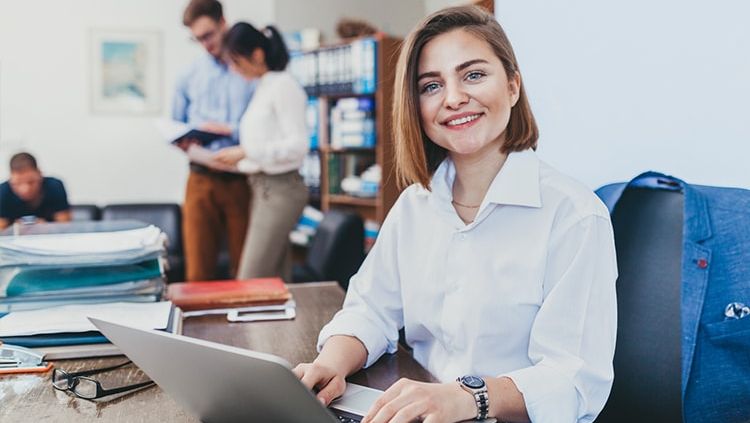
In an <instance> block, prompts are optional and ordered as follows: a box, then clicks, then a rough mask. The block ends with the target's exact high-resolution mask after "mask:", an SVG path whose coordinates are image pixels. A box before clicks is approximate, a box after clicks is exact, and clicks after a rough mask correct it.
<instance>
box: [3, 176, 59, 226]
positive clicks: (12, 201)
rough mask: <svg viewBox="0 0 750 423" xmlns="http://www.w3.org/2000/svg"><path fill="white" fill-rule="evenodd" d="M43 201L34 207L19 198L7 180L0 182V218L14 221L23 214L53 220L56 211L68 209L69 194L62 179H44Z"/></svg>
mask: <svg viewBox="0 0 750 423" xmlns="http://www.w3.org/2000/svg"><path fill="white" fill-rule="evenodd" d="M41 195H42V202H41V203H39V206H38V207H36V208H32V207H31V206H30V205H29V204H28V203H26V202H25V201H23V200H21V199H20V198H18V196H17V195H16V193H14V192H13V190H12V189H11V188H10V184H9V183H8V182H7V181H6V182H3V183H2V184H0V218H3V219H8V220H9V221H11V223H12V222H14V221H15V220H16V219H18V218H20V217H23V216H36V217H40V218H42V219H44V220H46V221H48V222H52V221H53V220H54V217H55V213H58V212H61V211H65V210H68V209H69V208H70V205H69V204H68V195H67V194H66V193H65V187H64V186H63V183H62V181H60V180H59V179H57V178H50V177H45V178H44V179H43V180H42V194H41Z"/></svg>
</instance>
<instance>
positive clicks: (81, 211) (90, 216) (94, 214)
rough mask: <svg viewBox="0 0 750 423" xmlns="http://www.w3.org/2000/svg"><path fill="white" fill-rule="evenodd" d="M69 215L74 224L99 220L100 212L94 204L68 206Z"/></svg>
mask: <svg viewBox="0 0 750 423" xmlns="http://www.w3.org/2000/svg"><path fill="white" fill-rule="evenodd" d="M70 215H71V218H72V219H73V221H74V222H82V221H90V220H99V219H101V218H102V211H101V209H100V208H99V207H98V206H96V205H94V204H76V205H71V206H70Z"/></svg>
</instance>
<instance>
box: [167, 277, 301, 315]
mask: <svg viewBox="0 0 750 423" xmlns="http://www.w3.org/2000/svg"><path fill="white" fill-rule="evenodd" d="M291 297H292V296H291V294H290V293H289V290H288V289H287V287H286V285H285V284H284V281H283V280H282V279H281V278H259V279H248V280H231V281H206V282H179V283H172V284H169V285H168V287H167V298H168V299H169V300H171V301H172V302H173V303H174V304H175V305H176V306H177V307H180V308H181V309H182V310H184V311H190V310H207V309H214V308H233V307H246V306H254V305H261V304H282V303H284V302H285V301H286V300H288V299H290V298H291Z"/></svg>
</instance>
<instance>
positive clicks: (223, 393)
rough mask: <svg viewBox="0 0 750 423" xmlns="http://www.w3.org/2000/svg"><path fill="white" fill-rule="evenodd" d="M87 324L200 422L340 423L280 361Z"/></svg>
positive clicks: (178, 337)
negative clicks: (101, 334) (99, 332)
mask: <svg viewBox="0 0 750 423" xmlns="http://www.w3.org/2000/svg"><path fill="white" fill-rule="evenodd" d="M89 320H91V322H92V323H93V324H94V325H95V326H96V327H97V328H98V329H99V330H100V331H101V332H102V333H103V334H104V335H105V336H106V337H107V338H108V339H109V340H110V341H112V343H113V344H115V345H117V346H118V347H119V348H120V350H122V352H123V353H124V354H125V355H127V356H128V358H129V359H130V360H132V361H133V362H134V363H135V364H136V365H137V366H138V367H140V368H141V370H143V371H144V372H145V373H146V374H147V375H148V376H149V377H150V378H151V379H152V380H153V381H154V382H156V383H157V384H158V385H159V386H160V387H161V388H162V389H163V390H164V391H165V392H167V393H168V394H169V395H170V396H171V397H172V398H173V399H174V400H175V401H176V402H177V403H178V404H180V405H181V406H182V407H183V408H184V409H185V410H188V411H189V412H191V413H193V414H194V415H196V416H197V417H198V418H199V419H200V420H201V421H205V422H212V421H274V422H276V421H278V422H290V421H307V422H311V423H318V422H320V423H332V422H338V419H337V418H336V417H334V415H333V414H332V413H331V412H330V411H329V410H328V409H326V408H325V407H324V406H323V405H321V404H320V402H319V401H318V400H317V399H316V398H315V396H314V395H313V393H312V392H310V391H309V390H308V389H307V388H306V387H305V386H304V385H303V384H302V383H301V382H300V381H299V380H298V379H297V377H296V376H295V375H294V373H292V371H291V370H290V368H291V366H290V365H289V363H288V362H286V361H285V360H284V359H282V358H280V357H277V356H274V355H271V354H264V353H259V352H255V351H251V350H246V349H241V348H236V347H231V346H227V345H222V344H217V343H214V342H209V341H203V340H200V339H195V338H190V337H186V336H182V335H174V334H170V333H165V332H159V331H153V330H142V329H137V328H132V327H128V326H124V325H120V324H116V323H112V322H106V321H103V320H98V319H94V318H90V319H89Z"/></svg>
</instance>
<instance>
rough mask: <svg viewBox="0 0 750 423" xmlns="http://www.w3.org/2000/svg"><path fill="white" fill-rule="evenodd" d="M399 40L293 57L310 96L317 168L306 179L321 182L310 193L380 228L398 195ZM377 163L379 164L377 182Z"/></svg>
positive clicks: (360, 42)
mask: <svg viewBox="0 0 750 423" xmlns="http://www.w3.org/2000/svg"><path fill="white" fill-rule="evenodd" d="M400 44H401V40H399V39H396V38H392V37H389V36H386V35H377V36H374V37H368V38H361V39H356V40H352V41H349V42H345V43H341V44H337V45H332V46H325V47H321V48H319V49H316V50H313V51H305V52H296V53H294V54H292V57H291V59H292V60H291V62H290V71H291V72H292V74H294V75H295V77H296V78H297V79H298V80H299V81H300V83H302V85H303V86H304V87H305V90H306V91H307V93H308V95H309V97H310V101H309V102H308V124H309V126H310V128H311V130H312V132H313V134H312V135H311V153H310V154H311V157H310V159H309V162H310V169H308V171H309V172H311V173H315V172H316V171H317V172H318V173H317V174H316V175H315V176H314V177H310V178H306V179H309V180H310V181H313V184H314V183H315V181H317V182H318V184H317V186H311V187H310V188H311V192H313V193H318V192H319V196H318V197H317V198H318V201H319V205H320V208H321V209H322V210H323V211H327V210H330V209H332V208H346V209H350V210H354V211H355V212H357V213H358V214H359V215H361V216H362V218H363V219H364V220H365V221H366V225H367V224H369V227H370V228H375V230H377V228H378V227H379V225H380V224H381V223H382V222H383V219H385V216H386V214H387V213H388V211H389V210H390V208H391V206H392V205H393V203H394V201H395V200H396V198H397V197H398V194H399V190H398V188H397V187H396V179H395V176H394V174H393V140H392V139H391V119H390V110H391V103H392V99H393V78H394V72H395V68H396V61H397V59H398V51H399V48H400ZM373 165H377V166H376V168H377V167H379V169H380V177H379V182H378V183H377V184H376V183H375V182H374V181H375V180H376V179H377V178H376V175H377V170H376V168H373V167H372V166H373ZM315 166H319V168H317V169H316V168H315ZM352 176H354V177H355V178H351V177H352ZM358 177H359V178H360V179H359V184H358V183H357V178H358ZM345 179H346V180H345ZM342 181H343V183H342ZM352 184H353V185H352ZM352 186H354V187H355V189H352ZM370 233H371V234H372V233H374V232H372V230H371V232H370ZM369 241H370V242H371V241H373V240H372V239H370V240H369Z"/></svg>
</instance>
